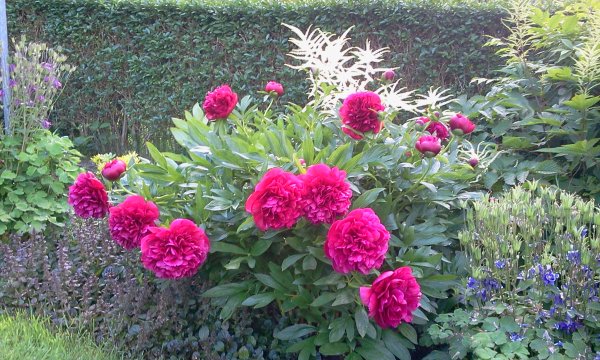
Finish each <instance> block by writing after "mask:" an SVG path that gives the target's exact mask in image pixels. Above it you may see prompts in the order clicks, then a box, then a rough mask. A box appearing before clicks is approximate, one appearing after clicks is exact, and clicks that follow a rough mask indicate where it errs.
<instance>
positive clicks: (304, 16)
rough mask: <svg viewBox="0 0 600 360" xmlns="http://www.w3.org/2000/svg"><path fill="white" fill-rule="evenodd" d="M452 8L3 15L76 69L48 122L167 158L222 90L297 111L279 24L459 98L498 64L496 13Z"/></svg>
mask: <svg viewBox="0 0 600 360" xmlns="http://www.w3.org/2000/svg"><path fill="white" fill-rule="evenodd" d="M450 4H451V5H447V4H446V5H442V4H440V2H435V1H434V2H432V3H430V2H424V1H418V2H408V3H405V2H397V1H392V0H376V1H352V0H348V1H344V2H336V1H333V0H329V1H317V2H297V1H290V2H285V3H282V4H279V3H275V2H253V1H252V2H247V1H246V2H239V1H238V2H235V1H234V2H230V1H227V2H221V3H218V2H215V1H211V2H204V1H175V0H171V1H165V0H163V1H156V0H154V1H140V0H137V1H119V0H103V1H100V0H97V1H96V0H94V1H91V0H14V1H10V2H9V3H8V13H9V31H10V33H11V36H12V37H18V36H19V35H22V34H25V35H26V36H27V37H28V38H29V39H30V40H36V41H44V42H47V43H49V44H50V45H51V46H62V47H63V48H64V50H65V51H66V53H67V54H68V55H69V57H70V58H69V61H70V62H71V63H72V64H74V65H76V66H77V70H76V72H75V73H74V74H73V75H72V77H71V78H70V79H69V81H68V84H67V87H66V90H65V92H64V93H63V96H62V97H61V99H60V100H59V103H58V104H57V106H56V111H55V113H54V118H53V119H52V121H53V123H54V124H56V125H57V126H58V127H59V130H60V131H61V132H63V133H67V134H69V135H71V136H72V137H74V138H76V142H78V143H80V144H82V143H83V142H85V143H86V144H87V146H88V148H87V150H88V151H89V152H94V153H97V152H109V151H112V152H123V151H125V150H126V149H133V150H138V151H139V150H141V148H143V144H144V142H145V141H146V140H151V141H153V142H154V143H155V144H156V145H157V146H158V147H159V148H162V149H169V148H171V147H172V146H174V144H172V139H171V136H170V134H169V132H168V131H166V129H167V128H168V126H169V123H170V118H171V117H172V116H174V115H176V114H179V113H180V111H181V109H185V108H190V107H191V106H192V105H193V104H194V103H196V102H198V101H200V100H201V99H202V98H203V96H204V94H205V93H206V92H207V91H208V90H210V89H211V88H213V87H215V86H217V85H220V84H222V83H229V84H231V85H232V87H233V88H234V89H235V90H236V91H237V92H238V93H239V94H240V95H246V94H251V95H257V91H259V90H261V89H262V88H263V86H264V83H266V81H268V80H274V79H276V80H278V81H280V82H282V83H284V85H285V87H286V95H285V96H284V98H283V99H282V100H283V101H293V102H299V103H302V102H304V101H305V96H306V95H305V94H306V88H307V84H306V83H305V81H304V74H301V73H298V72H296V71H294V70H292V69H289V68H287V67H286V66H285V63H286V62H289V61H290V60H291V59H290V58H288V57H287V56H286V55H285V54H286V53H287V52H288V50H289V47H290V44H289V43H288V38H289V37H290V36H291V32H290V31H289V30H288V29H286V28H285V27H283V26H281V23H283V22H285V23H289V24H291V25H294V26H297V27H299V28H302V29H305V28H308V26H309V25H313V26H315V27H320V28H321V29H324V30H327V31H331V32H334V33H338V34H340V33H342V32H343V31H344V30H345V29H347V28H348V27H350V26H355V29H354V30H353V32H352V33H353V34H357V35H356V39H355V41H354V43H363V44H364V42H365V40H366V39H369V40H370V41H371V45H372V46H373V47H382V46H388V47H389V48H390V50H391V51H390V53H389V54H387V57H386V60H387V61H386V64H387V65H389V66H393V67H397V68H398V71H397V72H398V73H399V74H401V76H402V78H403V81H404V83H405V84H406V86H407V87H409V88H428V87H430V86H444V87H451V88H453V89H455V90H459V91H464V90H468V89H469V81H470V80H471V78H473V77H476V76H487V75H490V74H491V72H492V70H493V69H496V68H498V65H499V64H500V60H499V59H498V58H497V57H496V56H495V55H494V49H491V48H486V47H483V44H484V43H485V42H486V40H487V38H486V35H496V36H498V35H501V34H502V33H503V32H504V31H505V30H504V28H503V27H502V24H501V21H500V19H501V18H502V16H503V15H504V12H503V10H501V9H500V8H499V7H494V6H489V5H487V6H486V5H477V1H468V2H464V3H462V2H456V1H454V2H450ZM470 90H473V89H472V88H470ZM84 150H85V149H84Z"/></svg>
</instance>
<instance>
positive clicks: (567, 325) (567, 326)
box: [554, 314, 583, 334]
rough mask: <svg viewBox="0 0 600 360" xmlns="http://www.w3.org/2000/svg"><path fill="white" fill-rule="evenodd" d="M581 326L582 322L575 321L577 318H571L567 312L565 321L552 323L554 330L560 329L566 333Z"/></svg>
mask: <svg viewBox="0 0 600 360" xmlns="http://www.w3.org/2000/svg"><path fill="white" fill-rule="evenodd" d="M582 326H583V324H582V323H581V322H580V321H577V319H573V318H571V317H570V316H569V315H568V314H567V316H566V317H565V321H559V322H557V323H556V324H554V328H555V329H556V330H560V331H562V332H564V333H567V334H572V333H574V332H575V331H577V330H578V329H579V328H581V327H582Z"/></svg>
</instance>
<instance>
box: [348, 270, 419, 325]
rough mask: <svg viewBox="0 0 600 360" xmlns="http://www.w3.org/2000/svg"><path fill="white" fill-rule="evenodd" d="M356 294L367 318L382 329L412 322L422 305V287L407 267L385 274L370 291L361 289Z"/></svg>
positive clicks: (369, 288)
mask: <svg viewBox="0 0 600 360" xmlns="http://www.w3.org/2000/svg"><path fill="white" fill-rule="evenodd" d="M359 293H360V300H361V301H362V303H363V304H364V305H365V306H367V307H368V308H369V316H370V317H371V318H373V319H374V320H375V322H376V323H377V325H379V326H381V327H382V328H384V329H385V328H389V327H392V328H395V327H397V326H398V325H400V324H401V323H402V322H407V323H409V322H411V321H412V313H413V311H415V310H416V309H417V308H418V307H419V301H421V287H420V286H419V283H417V280H416V279H415V277H414V276H413V275H412V270H411V268H410V267H408V266H403V267H401V268H398V269H396V270H394V271H386V272H384V273H383V274H381V275H379V276H378V277H377V279H375V281H373V284H372V285H371V287H365V286H363V287H361V288H360V289H359Z"/></svg>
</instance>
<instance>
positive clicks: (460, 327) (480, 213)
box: [429, 183, 600, 359]
mask: <svg viewBox="0 0 600 360" xmlns="http://www.w3.org/2000/svg"><path fill="white" fill-rule="evenodd" d="M467 219H468V220H467V223H468V226H467V229H466V230H465V231H463V232H461V233H460V235H459V236H460V240H461V244H462V246H463V247H464V249H465V251H466V254H467V257H468V259H469V262H470V271H469V274H470V275H471V277H469V278H468V279H465V280H463V284H465V283H466V289H465V290H464V304H463V305H464V309H458V310H455V311H454V312H453V313H450V314H444V315H441V316H440V317H438V319H437V321H438V323H439V325H432V326H431V327H430V329H429V333H430V335H431V336H432V338H433V339H434V340H436V341H438V342H442V343H446V344H448V345H449V350H450V353H451V354H453V356H454V357H456V358H465V357H467V356H468V354H471V353H472V354H474V355H475V356H476V357H478V358H482V359H491V358H494V359H514V358H519V359H531V358H536V359H591V358H592V357H593V356H594V354H596V352H598V351H600V343H599V342H598V335H599V334H600V329H599V328H598V318H599V316H600V312H599V310H600V307H599V306H598V300H599V297H598V296H599V293H598V291H599V286H600V266H599V262H598V260H599V259H598V253H599V250H600V232H599V229H600V211H599V209H598V207H596V205H595V203H594V202H593V201H589V202H586V201H584V200H582V199H580V198H578V197H576V196H573V195H570V194H569V193H566V192H562V191H560V190H557V189H553V188H544V187H542V186H539V185H538V184H537V183H529V184H527V187H525V188H521V187H517V188H515V189H513V190H511V191H510V192H508V193H506V194H505V195H504V196H503V197H501V198H500V199H494V198H490V197H485V198H484V199H483V200H482V201H480V202H476V203H475V204H474V206H473V209H472V210H470V211H469V213H468V216H467ZM599 354H600V352H599Z"/></svg>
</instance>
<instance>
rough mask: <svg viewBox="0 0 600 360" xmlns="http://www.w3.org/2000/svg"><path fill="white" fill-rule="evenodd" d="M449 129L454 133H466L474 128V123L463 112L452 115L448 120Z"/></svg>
mask: <svg viewBox="0 0 600 360" xmlns="http://www.w3.org/2000/svg"><path fill="white" fill-rule="evenodd" d="M449 125H450V129H451V130H452V132H453V133H455V134H456V135H466V134H469V133H472V132H473V130H475V124H473V123H472V122H471V120H469V118H468V117H466V116H464V115H463V114H456V115H454V116H453V117H452V118H451V119H450V122H449Z"/></svg>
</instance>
